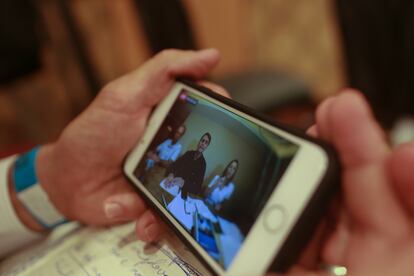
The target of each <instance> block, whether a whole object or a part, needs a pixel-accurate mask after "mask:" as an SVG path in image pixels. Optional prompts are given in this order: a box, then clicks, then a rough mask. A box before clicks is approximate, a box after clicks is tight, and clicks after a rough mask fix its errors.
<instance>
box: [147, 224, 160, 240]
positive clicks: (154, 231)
mask: <svg viewBox="0 0 414 276" xmlns="http://www.w3.org/2000/svg"><path fill="white" fill-rule="evenodd" d="M144 232H145V235H146V236H147V241H150V242H152V241H154V240H155V239H156V238H157V237H158V234H159V231H158V226H157V225H156V224H150V225H148V226H147V227H146V228H145V230H144Z"/></svg>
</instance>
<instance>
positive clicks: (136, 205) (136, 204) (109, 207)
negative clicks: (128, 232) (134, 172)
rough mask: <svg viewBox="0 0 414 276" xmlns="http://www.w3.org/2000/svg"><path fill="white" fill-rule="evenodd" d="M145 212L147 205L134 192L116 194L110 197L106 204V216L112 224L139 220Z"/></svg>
mask: <svg viewBox="0 0 414 276" xmlns="http://www.w3.org/2000/svg"><path fill="white" fill-rule="evenodd" d="M145 210H146V206H145V203H144V202H143V200H142V199H141V197H139V196H138V195H137V194H136V193H134V192H131V193H119V194H115V195H113V196H110V197H108V198H107V199H106V200H105V202H104V213H105V216H106V218H107V219H108V220H109V221H112V222H122V221H131V220H134V219H137V218H138V217H139V216H141V215H142V213H143V212H144V211H145Z"/></svg>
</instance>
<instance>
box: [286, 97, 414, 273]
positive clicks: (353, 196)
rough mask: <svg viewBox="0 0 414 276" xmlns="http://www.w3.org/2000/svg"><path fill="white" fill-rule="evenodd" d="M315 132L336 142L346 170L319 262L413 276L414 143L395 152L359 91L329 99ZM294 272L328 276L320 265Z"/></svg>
mask: <svg viewBox="0 0 414 276" xmlns="http://www.w3.org/2000/svg"><path fill="white" fill-rule="evenodd" d="M309 133H311V134H313V135H315V136H318V137H320V138H322V139H325V140H327V141H328V142H330V143H331V144H333V145H334V147H335V148H336V149H337V151H338V153H339V157H340V161H341V163H342V167H343V171H342V199H341V203H340V208H339V213H338V221H337V222H331V223H334V224H336V225H330V227H331V228H332V227H334V230H333V231H332V233H331V235H329V236H328V237H322V238H323V239H324V238H327V239H325V240H323V241H322V243H321V247H319V248H318V250H319V253H320V255H319V258H316V259H313V260H314V261H316V260H317V261H320V262H322V263H326V264H334V265H343V266H346V267H347V269H348V274H347V275H401V276H403V275H413V273H414V265H413V260H414V231H413V227H412V225H413V219H412V218H413V214H414V196H413V195H414V171H413V164H414V143H411V144H406V145H404V146H401V147H399V148H397V149H395V150H393V151H391V150H390V148H389V147H388V145H387V143H386V141H385V135H384V133H383V131H382V130H381V128H380V127H379V125H378V123H377V122H376V121H375V119H374V117H373V115H372V113H371V111H370V108H369V106H368V104H367V102H366V101H365V99H364V98H363V96H362V95H361V94H360V93H358V92H356V91H345V92H343V93H340V94H339V95H338V96H335V97H332V98H329V99H327V100H325V101H324V102H323V103H322V104H321V105H320V106H319V107H318V110H317V114H316V126H314V127H312V128H311V129H310V130H309ZM327 223H330V222H329V221H328V222H327ZM302 261H303V259H302ZM288 274H289V275H327V274H326V271H321V270H320V269H318V264H317V263H315V262H314V263H312V262H305V263H303V262H302V263H300V264H298V265H297V266H296V267H294V268H292V270H291V271H290V273H288Z"/></svg>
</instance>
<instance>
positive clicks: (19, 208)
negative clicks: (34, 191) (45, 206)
mask: <svg viewBox="0 0 414 276" xmlns="http://www.w3.org/2000/svg"><path fill="white" fill-rule="evenodd" d="M13 168H14V165H12V166H10V168H9V170H8V176H7V179H8V183H7V185H8V188H9V189H8V190H9V195H10V200H11V203H12V206H13V209H14V211H15V213H16V215H17V217H18V218H19V220H20V222H21V223H23V225H24V226H26V227H27V228H28V229H30V230H32V231H35V232H43V231H45V230H46V229H45V228H44V227H43V226H42V225H41V224H40V223H39V222H37V221H36V220H35V219H34V218H33V216H32V215H31V214H30V213H29V212H28V210H27V209H26V207H24V205H23V204H22V203H21V202H20V200H19V199H18V198H17V194H16V189H15V186H14V182H13V177H12V171H13Z"/></svg>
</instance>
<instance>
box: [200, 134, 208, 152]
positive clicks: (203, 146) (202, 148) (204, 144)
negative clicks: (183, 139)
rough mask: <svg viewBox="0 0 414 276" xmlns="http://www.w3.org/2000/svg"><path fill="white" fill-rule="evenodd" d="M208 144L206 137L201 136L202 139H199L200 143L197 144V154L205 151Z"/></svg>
mask: <svg viewBox="0 0 414 276" xmlns="http://www.w3.org/2000/svg"><path fill="white" fill-rule="evenodd" d="M209 144H210V139H209V138H208V136H207V135H203V137H201V139H200V141H199V142H198V146H197V151H199V152H203V151H205V150H206V148H207V147H208V145H209Z"/></svg>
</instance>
